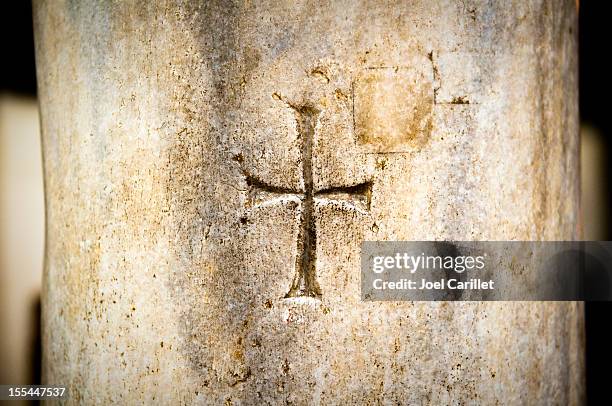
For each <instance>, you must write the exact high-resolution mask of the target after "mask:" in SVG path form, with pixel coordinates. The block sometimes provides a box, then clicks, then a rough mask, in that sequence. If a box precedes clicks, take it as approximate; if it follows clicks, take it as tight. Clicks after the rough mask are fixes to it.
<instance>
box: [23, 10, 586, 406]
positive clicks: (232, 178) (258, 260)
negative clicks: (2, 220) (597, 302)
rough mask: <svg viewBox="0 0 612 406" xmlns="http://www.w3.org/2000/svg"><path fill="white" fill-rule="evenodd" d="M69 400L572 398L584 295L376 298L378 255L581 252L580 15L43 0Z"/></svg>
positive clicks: (50, 257) (56, 371)
mask: <svg viewBox="0 0 612 406" xmlns="http://www.w3.org/2000/svg"><path fill="white" fill-rule="evenodd" d="M34 8H35V13H34V22H35V31H36V56H37V64H38V80H39V93H40V101H41V113H42V126H43V140H44V163H45V180H46V203H47V252H46V270H45V280H44V290H45V294H44V315H43V318H44V320H43V324H44V379H45V380H46V382H48V383H55V384H67V385H69V386H70V387H71V389H72V398H71V400H72V401H79V400H86V401H87V402H88V403H89V402H94V403H100V404H105V403H109V402H121V403H124V402H129V403H132V402H147V403H150V402H154V403H171V402H172V403H176V402H185V403H192V402H200V403H211V404H218V403H220V402H228V403H232V404H233V403H236V404H239V403H253V404H260V403H295V404H311V403H313V404H319V403H320V404H329V403H338V404H349V403H385V404H387V403H417V404H419V403H432V404H445V403H450V402H453V403H455V402H457V403H462V402H475V403H495V402H499V403H504V404H506V403H532V404H533V403H544V402H546V403H577V402H579V401H580V400H581V399H582V396H583V382H582V379H583V378H582V376H583V364H582V358H581V355H580V354H581V353H582V348H583V337H582V323H583V321H582V307H581V306H580V305H579V304H576V303H476V302H473V303H419V302H416V303H362V302H361V301H360V300H359V290H358V289H359V263H358V262H359V247H360V242H361V241H363V240H364V239H367V240H427V239H431V240H438V239H455V240H462V239H464V240H470V239H476V240H489V239H491V240H504V239H517V240H531V239H533V240H539V239H543V240H547V239H550V240H559V239H561V240H563V239H571V238H575V237H576V231H575V230H576V222H577V211H578V187H577V184H578V155H577V151H578V149H577V142H578V138H577V137H578V127H577V99H576V95H577V89H576V87H577V75H576V69H577V64H576V58H577V55H576V28H577V18H576V14H577V13H576V10H575V5H574V2H572V1H565V2H562V1H556V2H553V3H550V2H532V3H529V4H525V2H523V1H516V2H498V3H493V4H490V3H486V2H479V1H475V2H472V1H457V2H446V1H444V2H430V1H413V2H403V1H402V2H391V3H389V2H382V1H338V2H329V3H327V2H326V3H321V2H317V1H299V2H275V3H267V2H266V3H257V2H250V1H245V2H243V3H230V2H220V1H219V2H217V1H212V2H205V1H202V2H193V3H191V4H185V3H180V4H174V3H170V2H166V1H160V2H151V3H149V4H142V3H136V2H122V3H105V4H97V3H95V2H70V1H59V0H58V1H53V2H50V1H49V2H43V1H36V2H35V5H34Z"/></svg>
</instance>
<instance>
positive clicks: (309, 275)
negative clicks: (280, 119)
mask: <svg viewBox="0 0 612 406" xmlns="http://www.w3.org/2000/svg"><path fill="white" fill-rule="evenodd" d="M294 110H295V115H296V123H297V127H298V133H299V136H300V138H301V150H302V179H303V182H304V200H303V203H302V211H301V214H300V228H299V231H298V247H297V252H298V253H300V254H298V256H297V258H296V271H297V272H296V275H295V277H294V280H293V283H292V285H291V289H290V290H289V293H287V297H296V296H310V297H320V296H321V288H320V286H319V284H318V283H317V280H316V268H315V261H316V252H317V251H316V246H317V233H316V224H315V219H314V181H313V174H312V149H313V144H314V133H315V127H316V123H317V116H318V115H319V111H318V110H317V109H315V108H313V107H311V106H300V107H294Z"/></svg>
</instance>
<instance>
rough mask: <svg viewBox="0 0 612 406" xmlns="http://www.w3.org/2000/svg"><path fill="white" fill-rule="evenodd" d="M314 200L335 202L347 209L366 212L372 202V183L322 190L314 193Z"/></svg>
mask: <svg viewBox="0 0 612 406" xmlns="http://www.w3.org/2000/svg"><path fill="white" fill-rule="evenodd" d="M315 199H316V200H327V201H329V202H331V203H334V202H337V203H340V204H341V205H342V206H346V207H347V208H353V209H355V210H357V211H365V212H368V211H369V210H370V205H371V201H372V182H371V181H368V182H363V183H359V184H357V185H353V186H339V187H332V188H327V189H323V190H320V191H318V192H316V193H315Z"/></svg>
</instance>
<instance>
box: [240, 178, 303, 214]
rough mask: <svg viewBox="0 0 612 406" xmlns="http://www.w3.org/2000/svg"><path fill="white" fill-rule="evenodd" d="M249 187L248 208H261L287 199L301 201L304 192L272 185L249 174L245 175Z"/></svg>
mask: <svg viewBox="0 0 612 406" xmlns="http://www.w3.org/2000/svg"><path fill="white" fill-rule="evenodd" d="M245 176H246V182H247V186H248V197H247V207H256V206H261V205H264V204H267V203H271V204H273V203H275V202H277V201H280V200H283V199H284V198H287V197H294V198H298V199H299V195H300V194H303V193H304V192H303V191H300V190H295V189H290V188H286V187H282V186H275V185H270V184H269V183H266V182H264V181H262V180H261V179H258V178H256V177H254V176H252V175H250V174H248V173H245Z"/></svg>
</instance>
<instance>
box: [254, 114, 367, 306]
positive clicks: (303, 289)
mask: <svg viewBox="0 0 612 406" xmlns="http://www.w3.org/2000/svg"><path fill="white" fill-rule="evenodd" d="M290 107H291V108H292V109H293V110H294V112H295V119H296V124H297V129H298V134H299V137H300V140H301V155H302V181H303V186H304V188H303V190H292V189H289V188H281V187H277V186H272V185H269V184H267V183H266V182H264V181H262V180H261V179H257V178H255V177H253V176H251V175H249V174H247V184H248V186H249V202H250V203H251V206H260V205H263V204H274V202H277V201H278V202H280V201H281V199H282V198H283V197H289V196H293V197H297V198H298V199H299V200H300V202H301V210H300V226H299V231H298V237H297V253H298V254H297V257H296V260H295V269H296V272H295V277H294V279H293V282H292V283H291V287H290V288H289V292H288V293H287V294H286V295H285V298H291V297H300V296H302V297H314V298H320V297H321V287H320V286H319V283H318V282H317V279H316V273H317V271H316V259H317V258H316V253H317V230H316V221H315V210H314V205H315V202H316V203H319V204H320V203H324V204H325V203H327V204H339V206H340V207H341V208H342V209H349V210H355V211H358V212H360V213H364V214H367V213H368V212H369V209H370V200H371V190H372V182H362V183H357V184H354V185H349V186H340V187H332V188H326V189H321V190H317V189H315V187H314V182H313V171H312V155H313V144H314V136H315V129H316V124H317V117H318V115H319V113H320V111H319V110H317V109H316V108H314V107H312V106H308V105H303V106H292V105H290ZM260 195H263V196H264V198H263V199H262V198H260Z"/></svg>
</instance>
